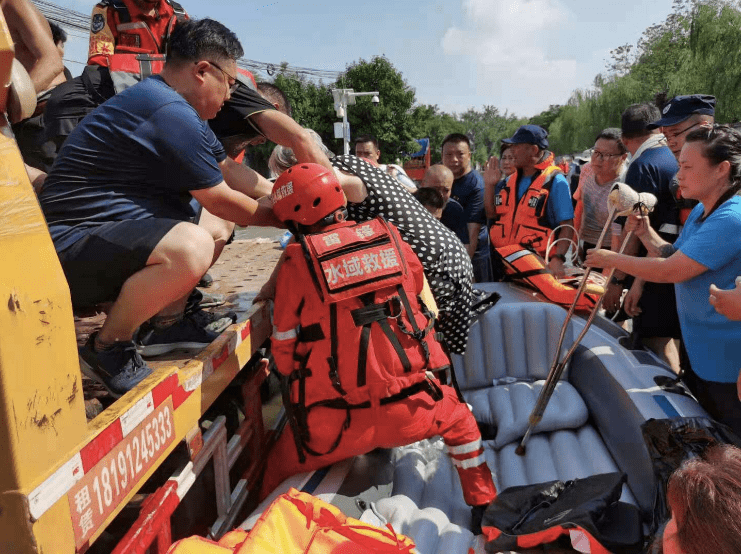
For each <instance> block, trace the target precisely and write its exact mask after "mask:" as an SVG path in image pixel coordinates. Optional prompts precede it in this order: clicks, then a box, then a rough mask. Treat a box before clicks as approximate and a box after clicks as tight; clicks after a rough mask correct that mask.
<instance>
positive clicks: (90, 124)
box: [39, 19, 276, 395]
mask: <svg viewBox="0 0 741 554" xmlns="http://www.w3.org/2000/svg"><path fill="white" fill-rule="evenodd" d="M242 54H243V51H242V47H241V45H240V44H239V41H238V39H237V37H236V35H234V34H233V33H232V32H231V31H229V30H228V29H227V28H226V27H224V26H223V25H221V24H220V23H218V22H216V21H213V20H210V19H203V20H199V21H187V22H184V23H181V24H179V25H178V26H177V28H176V30H175V31H174V33H173V35H172V39H171V43H170V55H169V57H168V61H167V64H166V66H165V68H164V70H163V71H162V73H161V74H160V75H159V76H156V77H150V78H149V79H146V80H144V81H143V82H141V83H139V84H137V85H135V86H133V87H131V88H129V89H127V90H125V91H124V92H122V93H121V94H119V95H117V96H115V97H113V98H112V99H111V100H109V101H108V102H106V103H104V104H103V105H101V106H100V107H99V108H98V109H97V110H95V111H94V112H92V113H91V114H89V115H88V116H87V117H86V118H85V119H84V120H83V121H82V123H81V124H80V125H79V126H78V127H77V128H76V129H75V130H74V131H73V132H72V134H71V135H70V136H69V138H68V139H67V141H66V142H65V143H64V146H63V147H62V149H61V151H60V153H59V157H58V158H57V160H56V162H55V164H54V166H53V167H52V170H51V172H50V174H49V176H48V178H47V181H46V185H45V188H44V190H43V192H42V193H41V195H40V196H39V200H40V203H41V207H42V209H43V211H44V215H45V216H46V220H47V222H48V225H49V231H50V233H51V236H52V239H53V240H54V245H55V248H56V250H57V253H58V255H59V259H60V261H61V263H62V268H63V269H64V272H65V275H66V277H67V280H68V282H69V286H70V293H71V296H72V303H73V305H74V306H76V307H80V306H90V305H95V304H99V303H104V302H107V301H113V305H112V306H111V308H110V310H109V312H108V317H107V319H106V321H105V323H104V325H103V327H102V328H101V329H100V331H99V332H97V333H94V334H93V335H92V336H91V337H90V340H89V341H88V342H87V344H86V345H85V346H84V347H83V348H81V349H80V358H81V362H82V364H81V365H82V368H83V371H85V373H86V374H87V375H89V376H90V377H91V378H93V379H96V380H98V381H100V382H102V383H103V384H104V385H105V386H106V387H107V388H108V389H109V390H110V391H111V392H112V393H113V394H115V395H120V394H123V393H124V392H126V391H127V390H129V389H131V388H132V387H133V386H135V385H136V384H137V383H138V382H139V381H141V380H142V379H143V378H144V377H145V376H146V375H148V374H149V373H151V370H150V368H149V367H148V366H147V365H146V363H144V361H143V360H142V358H141V356H140V354H139V352H142V353H143V354H144V355H157V354H161V353H164V352H167V351H169V350H172V349H173V348H178V347H202V346H205V345H207V344H209V343H210V342H211V341H212V340H213V339H214V338H215V335H214V334H213V333H210V332H208V331H206V330H205V329H203V328H201V327H199V326H198V324H197V323H196V322H195V321H194V320H193V319H192V318H190V317H184V314H183V312H184V308H185V302H186V299H187V297H188V295H189V293H190V291H191V290H192V289H193V288H194V287H195V285H196V283H198V280H199V279H200V278H201V276H202V275H203V274H204V273H205V272H206V270H207V269H208V268H209V267H210V266H211V264H212V263H213V261H214V259H215V252H216V251H217V248H216V244H215V242H214V237H212V236H211V235H210V234H209V233H208V232H207V231H206V230H204V229H203V228H202V227H199V226H197V225H195V224H194V223H192V222H191V220H192V217H193V215H194V214H193V211H192V208H191V207H190V203H189V202H190V200H191V197H192V198H195V199H196V200H197V201H198V202H199V203H200V204H201V205H202V206H204V207H205V208H207V209H208V210H209V211H210V212H211V213H212V214H214V215H216V216H217V217H221V218H223V219H226V220H230V221H234V222H236V223H238V224H240V225H255V224H257V225H260V224H262V225H274V224H276V220H275V218H274V216H273V215H272V210H271V209H270V208H269V207H267V206H262V205H260V204H258V202H257V201H255V200H253V199H252V198H251V197H250V196H254V197H257V196H262V195H264V194H266V193H268V192H269V191H270V189H271V187H270V184H269V183H268V182H267V181H266V180H265V179H263V178H262V177H260V176H259V175H257V174H256V173H254V172H253V171H251V170H250V169H248V168H246V167H244V166H241V165H239V164H237V163H235V162H234V161H233V160H231V159H229V158H227V157H226V155H225V153H224V150H223V148H222V147H221V145H220V143H219V142H218V140H217V139H216V137H215V136H214V134H213V132H212V131H211V129H210V128H209V127H208V125H207V124H206V120H208V119H211V118H213V117H214V116H215V115H216V113H217V112H218V110H219V109H220V108H221V105H222V104H223V102H224V101H225V100H226V99H227V98H229V95H230V90H231V88H232V87H233V86H234V85H235V82H236V81H235V75H236V60H237V59H238V58H239V57H240V56H242ZM150 318H151V319H150ZM145 322H147V323H146V324H145ZM139 326H141V328H140V329H139V333H138V336H137V342H136V343H134V341H133V335H134V332H135V331H136V329H137V328H138V327H139Z"/></svg>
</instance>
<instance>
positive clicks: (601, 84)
mask: <svg viewBox="0 0 741 554" xmlns="http://www.w3.org/2000/svg"><path fill="white" fill-rule="evenodd" d="M740 4H741V0H702V1H700V0H674V3H673V6H672V11H671V13H670V14H669V16H668V17H667V18H666V20H665V21H663V22H661V23H659V24H655V25H651V26H650V27H648V28H647V29H646V30H645V31H644V32H643V34H642V36H641V38H640V39H639V40H638V42H637V43H636V44H635V45H631V44H623V45H621V46H618V47H616V48H615V49H613V50H612V52H611V55H612V58H611V60H610V61H609V62H608V63H607V66H606V68H605V69H606V70H605V72H604V73H602V74H599V75H597V76H595V78H594V83H593V86H591V87H589V88H588V89H584V90H575V91H574V92H573V93H572V95H571V97H570V98H569V99H568V101H567V102H566V103H565V104H564V105H551V106H549V108H548V109H547V110H545V111H543V112H542V113H540V114H538V115H536V116H534V117H531V118H529V119H523V118H518V117H517V116H515V115H514V114H511V113H507V112H505V113H501V112H500V111H499V109H498V108H497V107H496V106H493V105H486V106H484V107H483V108H482V109H474V108H471V109H468V110H466V111H465V112H463V113H447V112H445V111H442V110H441V109H440V108H439V106H437V105H420V104H417V103H416V98H415V93H414V89H413V88H412V87H410V86H409V84H408V83H407V82H406V81H405V80H404V78H403V76H402V75H401V73H400V72H399V71H398V70H397V69H396V68H395V67H394V66H393V65H392V64H391V62H390V61H389V60H388V59H386V58H384V57H374V58H373V59H371V60H370V61H365V60H358V61H357V62H355V63H353V64H351V65H350V66H348V67H347V70H346V72H345V73H344V74H343V76H342V77H341V78H340V79H339V80H338V81H336V82H334V83H331V84H324V83H321V82H320V83H315V82H312V81H309V80H306V79H305V78H300V77H296V76H294V75H291V74H288V73H287V72H286V67H285V66H283V67H282V68H281V70H280V71H279V73H278V75H277V76H276V77H275V79H274V81H275V84H276V85H278V86H279V87H280V88H281V89H283V90H284V91H285V92H286V94H287V95H288V97H289V99H290V100H291V103H292V104H293V116H294V119H296V121H298V122H299V123H300V124H301V125H304V126H305V127H311V128H312V129H314V130H316V131H317V132H318V133H319V134H320V135H321V136H322V139H323V140H324V141H325V144H327V146H329V147H330V149H331V150H333V151H334V152H337V153H339V152H341V151H342V141H341V140H339V139H335V138H334V123H335V122H336V121H339V119H338V118H337V116H336V113H335V111H334V108H333V102H332V93H331V89H333V88H352V89H354V90H355V91H357V92H366V91H373V90H377V91H378V92H379V93H380V94H379V96H380V100H381V103H380V105H379V106H373V105H372V103H371V100H370V98H369V97H360V98H357V103H356V104H355V105H352V106H350V107H349V109H348V111H347V114H348V119H349V122H350V130H351V135H352V136H353V137H356V136H358V135H360V134H372V135H375V136H376V137H377V138H378V140H379V142H380V146H381V151H382V161H384V162H392V161H394V159H396V158H403V157H404V156H405V155H407V153H409V152H412V151H414V150H416V146H415V144H414V143H413V142H412V139H415V138H423V137H427V138H429V139H430V146H431V149H432V161H433V163H436V162H439V161H440V158H441V145H442V141H443V139H444V138H445V136H446V135H448V134H450V133H463V134H465V135H466V136H468V137H469V138H470V139H471V142H472V144H473V160H474V162H475V163H476V164H479V165H483V164H484V163H485V162H486V160H487V158H488V157H489V156H490V155H491V154H494V153H498V151H499V147H500V144H501V139H502V138H506V137H508V136H511V135H512V134H513V133H514V132H515V130H516V129H517V127H519V126H520V125H523V124H525V123H532V124H536V125H540V126H542V127H544V128H545V129H547V130H548V131H549V141H550V145H551V149H552V150H554V151H555V152H556V153H558V154H565V153H570V152H581V151H582V150H584V149H585V148H589V147H591V146H592V145H593V144H594V138H595V136H596V135H597V134H598V133H599V132H600V131H601V130H602V129H604V128H606V127H619V126H620V115H621V113H622V112H623V110H624V109H625V108H626V107H627V106H629V105H630V104H635V103H638V102H651V101H654V99H655V98H656V97H657V95H664V96H665V97H668V98H671V97H672V96H675V95H678V94H699V93H702V94H712V95H714V96H716V97H717V99H718V104H717V107H716V120H717V121H719V122H731V121H738V120H741V10H740V9H739V5H740ZM268 154H269V149H268V148H267V147H265V148H264V149H263V150H260V149H256V150H255V151H254V152H253V153H252V157H253V159H254V158H256V157H260V156H262V157H263V158H265V159H266V158H267V155H268Z"/></svg>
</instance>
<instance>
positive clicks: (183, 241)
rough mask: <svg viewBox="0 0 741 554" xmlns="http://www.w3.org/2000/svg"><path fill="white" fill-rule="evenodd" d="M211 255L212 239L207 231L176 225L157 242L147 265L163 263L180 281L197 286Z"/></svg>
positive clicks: (195, 226) (208, 265) (212, 248)
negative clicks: (179, 276)
mask: <svg viewBox="0 0 741 554" xmlns="http://www.w3.org/2000/svg"><path fill="white" fill-rule="evenodd" d="M213 255H214V239H213V237H212V236H211V234H210V233H209V232H208V231H207V230H205V229H203V228H202V227H199V226H198V225H193V224H192V223H180V224H178V225H176V226H175V227H173V228H172V229H171V230H170V232H169V233H167V235H165V237H164V238H163V239H162V240H161V241H160V242H159V244H158V245H157V247H156V248H155V250H154V252H153V253H152V256H151V257H150V262H152V263H161V264H166V265H167V266H168V267H170V268H171V269H172V270H173V271H177V272H178V273H179V274H180V275H181V276H182V277H183V278H184V279H186V278H187V279H188V280H192V281H193V282H194V283H197V282H198V280H199V279H200V278H201V277H202V276H203V274H204V273H206V271H208V268H209V267H210V266H211V261H212V258H213ZM194 286H195V285H194Z"/></svg>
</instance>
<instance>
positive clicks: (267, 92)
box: [257, 81, 293, 117]
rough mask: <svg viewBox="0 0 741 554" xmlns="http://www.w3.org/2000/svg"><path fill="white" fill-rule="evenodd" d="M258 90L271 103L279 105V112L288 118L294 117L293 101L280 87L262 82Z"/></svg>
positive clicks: (258, 85) (258, 84)
mask: <svg viewBox="0 0 741 554" xmlns="http://www.w3.org/2000/svg"><path fill="white" fill-rule="evenodd" d="M257 90H258V92H259V93H260V94H262V95H263V96H265V97H267V99H268V100H269V101H270V102H271V103H275V104H278V110H279V111H281V112H283V113H284V114H286V115H287V116H288V117H292V116H293V115H292V114H293V110H292V109H291V101H290V100H289V99H288V96H286V93H285V92H283V91H282V90H281V89H280V88H279V87H277V86H275V85H274V84H273V83H267V82H265V81H260V82H259V83H257Z"/></svg>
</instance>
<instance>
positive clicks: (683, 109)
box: [646, 94, 715, 129]
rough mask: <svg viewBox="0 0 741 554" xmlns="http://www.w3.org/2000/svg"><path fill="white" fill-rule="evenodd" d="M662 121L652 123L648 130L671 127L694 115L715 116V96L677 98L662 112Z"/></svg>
mask: <svg viewBox="0 0 741 554" xmlns="http://www.w3.org/2000/svg"><path fill="white" fill-rule="evenodd" d="M661 114H662V116H661V119H659V120H658V121H652V122H651V123H649V124H648V125H646V128H647V129H658V128H659V127H671V126H672V125H676V124H677V123H681V122H682V121H684V120H685V119H689V117H690V116H692V115H694V114H701V115H712V116H714V115H715V96H710V95H709V94H690V95H687V96H675V97H674V98H672V99H671V100H669V103H668V104H667V105H666V106H664V109H663V110H661Z"/></svg>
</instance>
